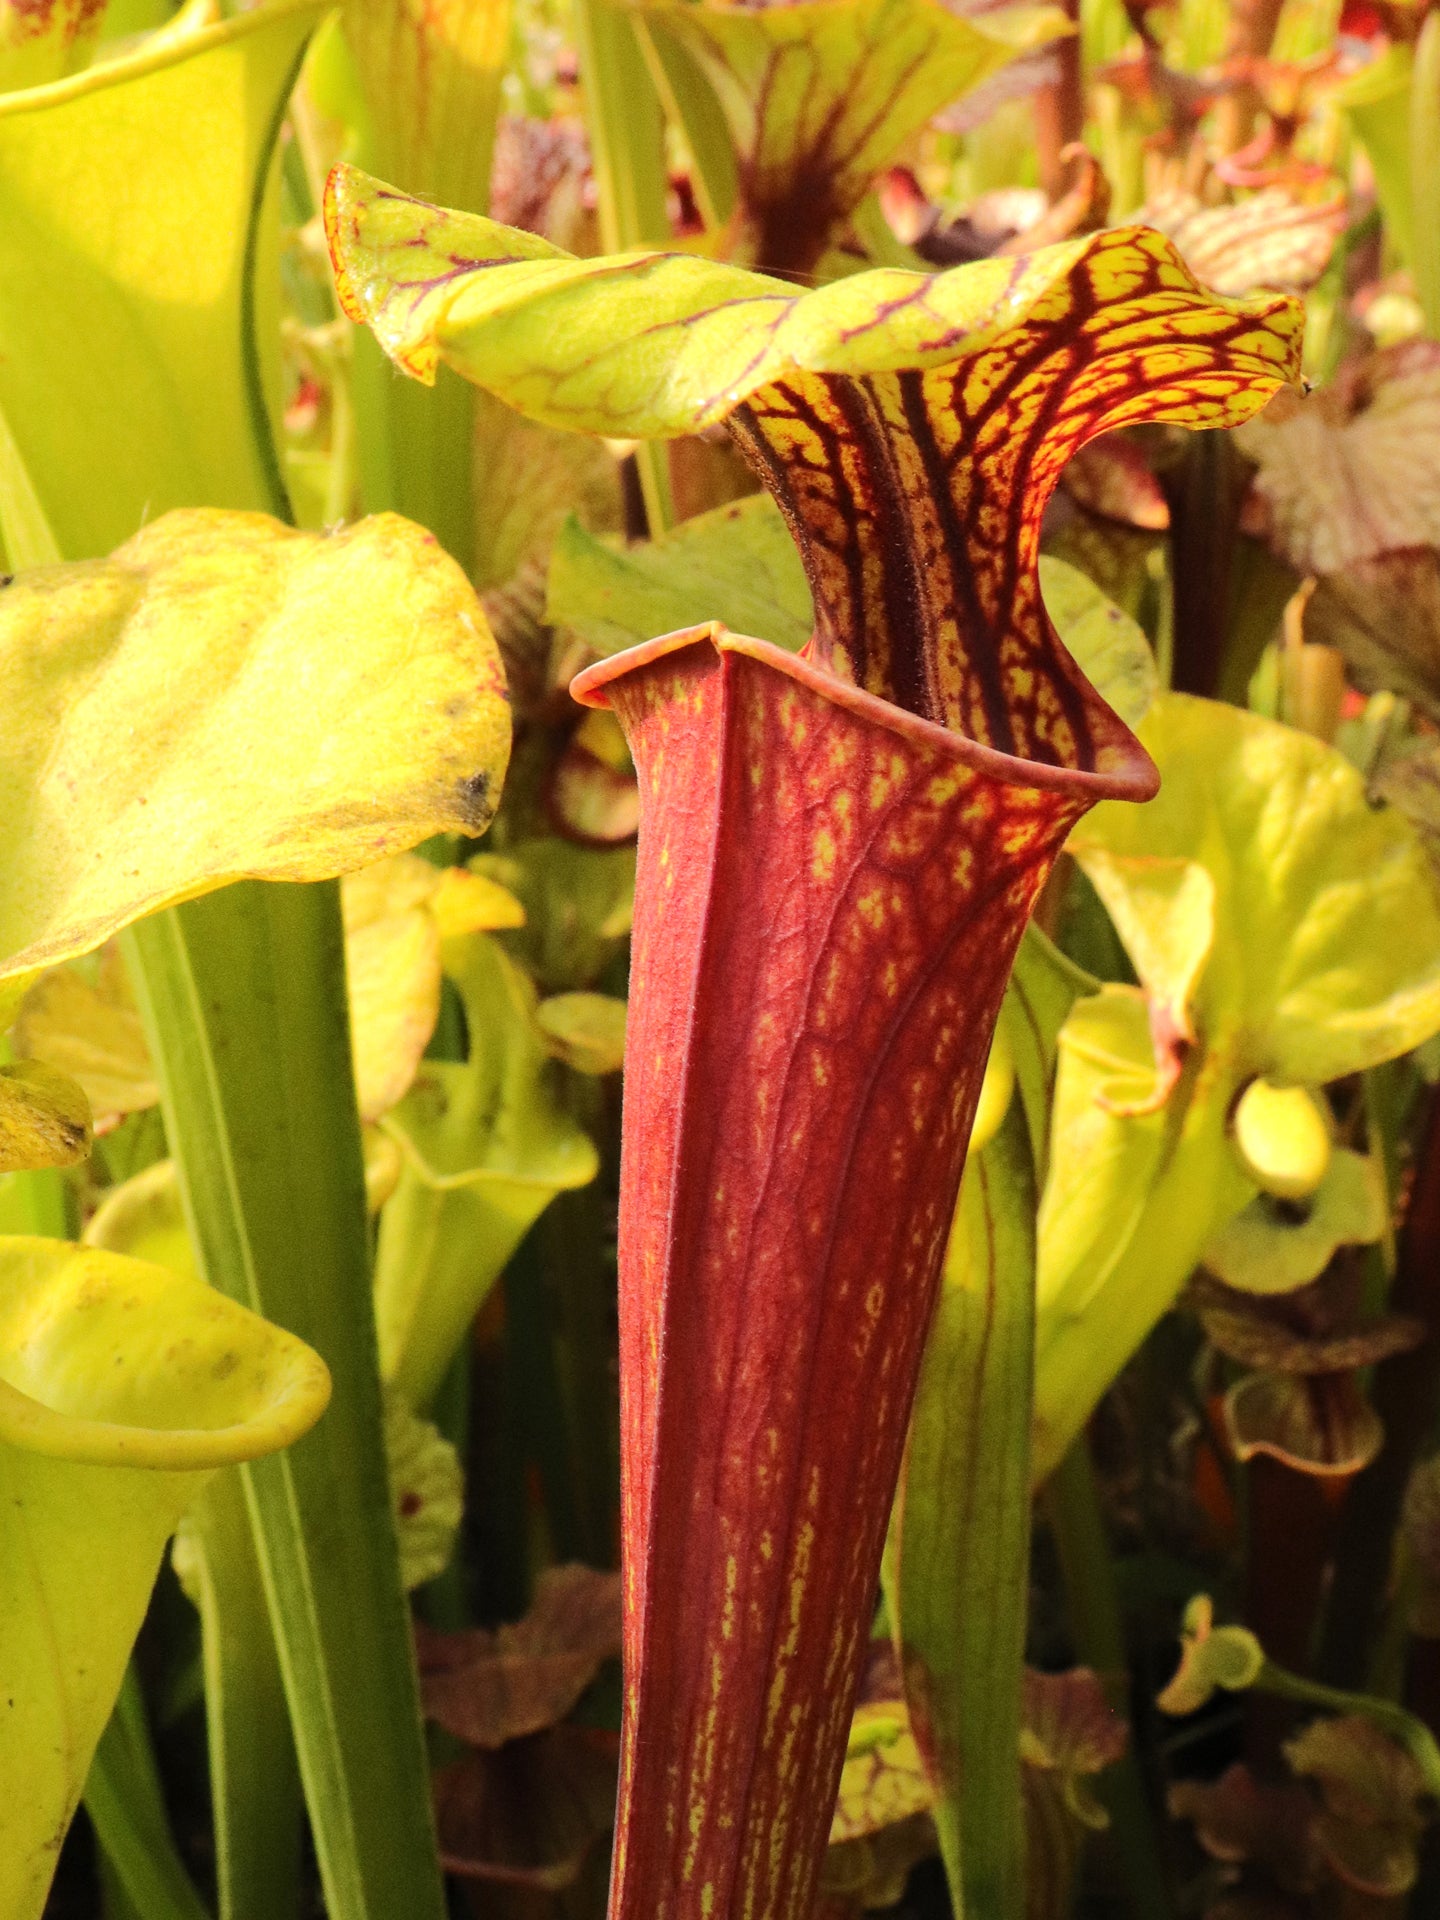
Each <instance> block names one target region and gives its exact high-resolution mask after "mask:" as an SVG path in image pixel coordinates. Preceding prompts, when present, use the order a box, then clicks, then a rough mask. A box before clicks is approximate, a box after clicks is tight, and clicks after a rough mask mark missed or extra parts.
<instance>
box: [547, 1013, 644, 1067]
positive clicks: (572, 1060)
mask: <svg viewBox="0 0 1440 1920" xmlns="http://www.w3.org/2000/svg"><path fill="white" fill-rule="evenodd" d="M535 1024H536V1025H537V1026H538V1027H539V1029H540V1032H541V1034H542V1035H543V1036H544V1039H545V1044H546V1045H547V1046H548V1047H549V1048H550V1051H551V1052H552V1053H553V1054H554V1055H555V1057H556V1059H557V1060H563V1061H565V1063H566V1065H567V1066H571V1067H574V1068H575V1069H576V1071H577V1072H579V1073H593V1074H602V1073H618V1072H619V1071H620V1069H621V1067H622V1066H623V1065H624V1063H625V1002H624V1001H623V1000H616V999H614V998H613V997H612V996H611V995H610V994H608V993H556V994H552V995H551V997H550V998H549V999H548V1000H542V1001H541V1002H540V1004H539V1006H538V1007H537V1008H536V1009H535Z"/></svg>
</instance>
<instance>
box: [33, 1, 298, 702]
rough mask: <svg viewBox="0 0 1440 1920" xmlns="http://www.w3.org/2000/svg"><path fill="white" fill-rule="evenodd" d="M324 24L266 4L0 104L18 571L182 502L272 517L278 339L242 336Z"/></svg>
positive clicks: (110, 540)
mask: <svg viewBox="0 0 1440 1920" xmlns="http://www.w3.org/2000/svg"><path fill="white" fill-rule="evenodd" d="M321 12H322V7H321V6H320V4H318V0H279V3H278V4H271V5H267V6H264V7H259V8H256V9H255V10H253V11H251V12H246V13H240V14H237V15H236V16H235V17H234V18H233V19H229V20H226V21H224V22H222V23H221V24H220V25H218V26H214V27H209V28H205V29H203V30H202V31H200V32H197V33H193V34H189V35H181V36H179V37H166V38H161V39H159V40H157V41H155V42H148V43H144V44H142V45H141V46H140V47H138V48H137V49H136V50H135V51H134V52H132V53H129V54H127V55H126V56H125V57H123V58H121V59H119V60H116V61H114V62H113V63H109V64H106V65H103V66H95V67H92V68H90V69H89V71H88V72H85V73H82V74H77V75H75V76H74V77H73V78H71V79H68V80H59V81H57V82H56V83H55V84H54V85H52V86H46V87H31V88H27V89H25V90H24V91H21V92H18V93H10V94H3V95H0V442H5V443H8V445H9V449H10V462H9V467H10V470H9V471H8V472H6V471H5V470H4V469H5V468H6V465H7V463H6V461H5V460H4V458H3V457H0V528H3V530H4V540H5V544H6V547H7V549H8V551H9V555H10V561H11V564H12V565H14V564H16V563H17V562H19V563H23V564H32V563H38V562H41V561H43V560H47V559H50V558H53V557H54V554H55V549H56V548H58V552H59V554H60V555H62V556H64V557H69V558H80V557H84V556H88V555H93V554H102V553H106V552H108V551H109V550H110V549H111V548H112V547H114V546H116V545H117V544H118V543H119V542H120V541H122V540H127V539H129V538H130V536H131V535H132V534H133V533H135V531H136V529H137V528H139V527H140V526H142V525H144V524H145V523H146V522H147V521H153V520H155V519H157V518H158V517H159V516H160V515H162V514H164V513H167V512H168V511H169V510H170V509H171V508H172V507H186V506H191V505H193V504H194V503H195V502H196V501H201V500H203V501H207V502H210V503H212V504H213V505H216V506H226V507H259V508H267V509H271V510H275V509H278V508H279V507H280V505H281V503H282V500H283V494H282V492H281V490H280V485H279V475H278V471H277V469H276V467H275V463H274V455H273V452H272V451H271V449H270V446H269V443H268V426H267V420H266V412H267V402H270V401H273V399H274V398H275V390H276V388H277V386H278V378H279V363H278V347H276V346H274V345H272V341H275V340H277V339H278V328H273V327H267V326H264V325H261V326H259V327H257V326H256V325H255V324H254V322H255V319H256V317H257V315H258V317H259V319H260V320H261V321H263V320H264V319H265V318H266V316H267V315H271V314H273V311H274V304H275V301H276V299H277V298H278V282H277V279H276V275H277V262H276V246H275V242H276V226H275V215H276V211H277V209H276V203H275V200H274V196H273V192H268V193H267V191H266V189H265V182H266V174H267V168H268V165H269V161H270V156H271V152H272V147H273V142H274V137H275V131H276V128H277V126H278V124H279V118H280V112H281V108H282V105H283V102H284V99H285V96H286V95H287V94H288V93H289V91H290V87H291V84H292V81H293V79H294V73H295V67H296V63H297V61H298V59H299V57H300V53H301V50H302V49H303V47H304V44H305V40H306V37H307V35H308V34H309V32H310V29H311V28H312V26H313V25H314V23H315V21H316V20H317V19H318V18H319V17H320V14H321ZM252 306H253V307H254V309H255V311H254V312H253V313H252V312H251V311H250V308H251V307H252ZM7 428H8V432H7V431H6V429H7ZM0 452H3V449H0ZM22 495H23V496H25V498H24V499H22V497H21V496H22ZM22 521H24V522H25V525H24V526H22V525H21V522H22ZM37 527H39V528H43V529H44V530H46V531H47V532H48V534H49V535H50V537H51V540H52V541H53V543H54V544H53V546H52V547H51V549H50V550H49V551H41V550H39V548H38V547H37V546H36V544H35V539H36V529H37ZM21 533H24V535H25V538H24V539H23V541H22V540H21V539H20V538H17V535H19V534H21ZM8 711H9V709H8V707H6V706H4V705H0V712H7V713H8Z"/></svg>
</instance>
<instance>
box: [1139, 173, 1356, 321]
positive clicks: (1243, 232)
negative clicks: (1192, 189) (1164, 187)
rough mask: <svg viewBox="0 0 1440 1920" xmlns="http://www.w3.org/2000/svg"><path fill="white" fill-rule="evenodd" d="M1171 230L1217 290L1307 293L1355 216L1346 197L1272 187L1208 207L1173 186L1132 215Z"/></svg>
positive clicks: (1193, 265) (1201, 277) (1189, 259)
mask: <svg viewBox="0 0 1440 1920" xmlns="http://www.w3.org/2000/svg"><path fill="white" fill-rule="evenodd" d="M1131 218H1132V219H1133V220H1134V222H1135V224H1136V225H1137V226H1145V227H1156V228H1158V229H1159V231H1160V232H1161V233H1164V234H1168V235H1169V237H1170V238H1171V239H1172V240H1173V241H1174V242H1175V245H1176V246H1177V247H1178V248H1179V249H1180V252H1181V254H1182V255H1183V256H1184V259H1185V264H1186V265H1187V266H1188V267H1189V268H1190V271H1191V272H1192V273H1193V274H1194V275H1195V277H1196V279H1197V280H1200V281H1202V282H1203V283H1204V284H1205V285H1206V286H1207V287H1213V288H1214V290H1215V292H1216V293H1225V294H1244V293H1255V292H1258V291H1259V290H1260V289H1261V288H1266V289H1271V290H1273V291H1274V292H1277V293H1304V292H1305V291H1306V290H1307V289H1308V288H1310V287H1313V286H1314V284H1315V282H1316V281H1317V280H1318V279H1319V278H1320V276H1321V274H1322V273H1323V272H1324V271H1325V268H1326V267H1327V266H1328V264H1329V261H1330V256H1331V254H1332V253H1333V252H1334V250H1335V242H1336V240H1337V239H1338V238H1339V237H1340V235H1341V233H1342V232H1343V231H1344V228H1345V223H1346V220H1347V218H1348V215H1347V212H1346V206H1345V202H1344V200H1343V199H1330V200H1323V201H1306V200H1299V199H1297V198H1296V197H1295V195H1294V194H1292V193H1289V192H1287V190H1286V189H1285V188H1284V187H1266V188H1265V189H1264V190H1263V191H1262V192H1260V193H1256V194H1252V195H1251V197H1250V198H1249V199H1248V200H1242V201H1239V202H1237V203H1236V204H1234V205H1231V206H1221V207H1207V206H1205V205H1204V204H1203V202H1201V201H1200V200H1199V199H1197V198H1196V196H1195V195H1194V194H1193V193H1187V192H1185V191H1183V190H1181V189H1174V190H1172V191H1170V192H1168V193H1163V194H1159V195H1157V196H1156V198H1155V199H1153V200H1149V201H1147V202H1146V204H1145V205H1144V206H1143V207H1142V208H1141V209H1140V211H1139V212H1138V213H1137V214H1134V215H1132V216H1131Z"/></svg>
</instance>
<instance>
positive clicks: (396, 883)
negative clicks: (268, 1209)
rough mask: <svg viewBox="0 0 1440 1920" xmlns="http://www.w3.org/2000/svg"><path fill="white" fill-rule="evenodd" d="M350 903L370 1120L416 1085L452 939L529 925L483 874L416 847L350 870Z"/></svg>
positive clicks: (359, 1067)
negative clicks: (444, 952) (444, 951)
mask: <svg viewBox="0 0 1440 1920" xmlns="http://www.w3.org/2000/svg"><path fill="white" fill-rule="evenodd" d="M340 901H341V910H342V913H343V915H344V920H345V977H346V982H347V985H348V987H349V994H350V1041H351V1047H352V1051H353V1055H354V1065H355V1091H356V1097H357V1100H358V1102H359V1107H360V1118H361V1119H362V1120H367V1121H368V1120H378V1119H379V1118H380V1116H381V1115H382V1114H385V1113H388V1112H389V1111H390V1109H391V1107H393V1106H394V1105H395V1104H396V1102H397V1101H399V1100H402V1099H403V1098H404V1096H405V1094H406V1093H407V1092H408V1091H409V1088H410V1085H411V1082H412V1081H413V1080H414V1078H415V1071H416V1069H417V1067H418V1066H419V1065H420V1061H421V1059H422V1058H423V1056H424V1053H425V1049H426V1047H427V1046H428V1045H429V1043H430V1036H431V1034H433V1033H434V1031H435V1022H436V1021H437V1019H438V1018H439V1016H440V979H441V969H440V949H441V945H442V943H443V942H444V941H445V940H447V939H451V938H454V937H456V936H458V935H460V934H465V933H472V932H477V931H480V930H484V929H489V928H493V927H514V926H522V925H523V924H524V920H525V912H524V909H523V908H522V907H521V905H520V903H519V901H518V900H517V899H516V898H515V896H514V895H513V894H512V893H509V892H507V890H506V889H505V888H504V887H502V886H500V885H499V884H498V882H496V881H494V880H490V879H487V878H486V877H485V876H484V875H483V874H476V873H467V872H466V871H465V869H464V868H463V867H445V868H441V867H436V866H434V865H432V863H431V862H430V861H428V860H426V859H423V858H422V857H421V856H420V855H419V854H414V853H401V854H397V855H396V856H395V857H394V858H393V859H391V860H382V861H380V862H379V863H378V864H377V865H375V866H373V867H362V868H361V869H360V870H359V871H358V872H355V873H350V874H346V876H345V879H344V882H343V884H342V886H341V889H340ZM392 1145H393V1143H392ZM392 1184H393V1183H392Z"/></svg>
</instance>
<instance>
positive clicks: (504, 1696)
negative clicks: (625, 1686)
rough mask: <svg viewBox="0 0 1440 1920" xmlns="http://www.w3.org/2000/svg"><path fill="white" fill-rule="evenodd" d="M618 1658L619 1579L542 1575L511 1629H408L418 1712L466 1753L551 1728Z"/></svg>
mask: <svg viewBox="0 0 1440 1920" xmlns="http://www.w3.org/2000/svg"><path fill="white" fill-rule="evenodd" d="M619 1651H620V1576H619V1574H618V1573H598V1572H596V1570H595V1569H594V1568H593V1567H583V1566H579V1565H570V1566H564V1567H549V1568H547V1569H546V1571H545V1572H544V1573H542V1574H541V1575H540V1578H539V1580H538V1581H537V1582H536V1586H535V1604H534V1605H533V1606H532V1607H531V1609H530V1611H529V1612H528V1613H527V1614H526V1615H525V1617H524V1619H523V1620H518V1621H516V1622H515V1623H514V1625H513V1626H503V1627H499V1628H497V1629H496V1631H495V1632H493V1633H492V1632H490V1631H489V1630H488V1629H486V1628H484V1627H472V1628H468V1629H466V1630H465V1631H463V1632H460V1633H440V1632H437V1631H435V1630H434V1629H432V1628H427V1627H424V1626H420V1625H417V1627H416V1652H417V1655H418V1657H419V1662H420V1691H421V1697H422V1699H423V1701H424V1706H425V1712H426V1714H427V1716H428V1717H429V1718H430V1719H431V1720H433V1721H435V1722H436V1724H437V1725H439V1726H442V1727H444V1728H445V1730H446V1732H447V1733H453V1734H454V1735H455V1736H456V1738H457V1739H460V1740H466V1741H468V1742H469V1743H470V1744H471V1745H472V1746H475V1747H485V1748H494V1747H500V1746H503V1745H504V1744H505V1742H506V1741H510V1740H517V1739H519V1738H520V1737H521V1736H522V1735H525V1734H532V1733H537V1732H539V1731H540V1730H541V1729H542V1728H545V1727H553V1726H555V1725H556V1724H557V1722H559V1721H561V1720H563V1719H564V1718H565V1715H566V1714H567V1713H569V1711H570V1709H571V1708H572V1707H573V1706H574V1705H575V1702H576V1701H577V1700H578V1699H579V1698H580V1696H581V1694H582V1693H583V1692H584V1691H585V1689H586V1688H587V1687H588V1686H589V1685H590V1682H591V1681H592V1680H593V1679H594V1678H595V1675H596V1674H597V1673H598V1672H599V1670H600V1668H601V1666H602V1665H603V1664H604V1662H605V1661H606V1660H609V1659H611V1658H613V1657H614V1656H615V1655H617V1654H618V1653H619Z"/></svg>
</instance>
